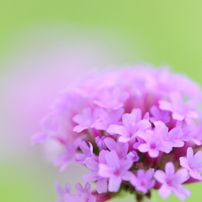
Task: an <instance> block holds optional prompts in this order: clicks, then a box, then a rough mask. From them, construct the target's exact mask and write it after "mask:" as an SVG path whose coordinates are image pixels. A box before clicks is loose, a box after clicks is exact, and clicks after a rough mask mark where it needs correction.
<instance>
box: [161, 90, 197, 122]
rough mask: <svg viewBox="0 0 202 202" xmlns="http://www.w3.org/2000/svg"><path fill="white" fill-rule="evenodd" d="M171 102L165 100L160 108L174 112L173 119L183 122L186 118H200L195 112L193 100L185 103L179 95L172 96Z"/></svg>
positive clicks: (172, 94) (173, 94)
mask: <svg viewBox="0 0 202 202" xmlns="http://www.w3.org/2000/svg"><path fill="white" fill-rule="evenodd" d="M169 97H170V102H169V101H165V100H160V101H159V108H160V109H162V110H167V111H171V112H172V117H173V119H176V120H179V121H182V120H184V119H186V118H193V119H196V118H198V114H197V113H196V112H195V111H194V110H193V108H195V105H196V104H195V102H193V101H192V100H190V101H187V102H183V98H182V97H181V95H180V94H179V93H171V94H170V96H169Z"/></svg>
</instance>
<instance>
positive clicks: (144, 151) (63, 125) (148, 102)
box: [33, 67, 202, 202]
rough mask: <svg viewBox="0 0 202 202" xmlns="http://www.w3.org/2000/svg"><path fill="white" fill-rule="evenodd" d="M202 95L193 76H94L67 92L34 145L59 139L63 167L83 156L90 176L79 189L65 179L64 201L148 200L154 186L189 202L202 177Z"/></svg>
mask: <svg viewBox="0 0 202 202" xmlns="http://www.w3.org/2000/svg"><path fill="white" fill-rule="evenodd" d="M201 99H202V93H201V91H200V87H199V86H198V85H197V84H195V83H194V82H192V81H190V80H189V79H188V78H187V77H185V76H183V75H180V74H173V73H171V72H170V71H169V70H167V69H152V68H149V67H146V68H145V67H144V68H140V67H139V68H130V69H125V70H118V71H113V72H107V73H103V74H99V75H94V76H92V77H89V78H86V79H85V80H83V81H82V82H80V83H79V84H77V85H76V86H75V87H74V88H72V89H69V90H66V91H63V92H62V94H61V96H60V97H59V98H58V99H57V100H56V101H55V103H54V104H53V105H52V107H51V110H50V113H49V114H48V115H47V116H46V117H44V119H43V120H42V122H41V125H42V128H43V132H41V133H38V134H36V135H34V136H33V142H34V143H39V142H44V141H49V140H54V141H56V142H58V143H59V144H60V147H61V153H60V154H58V155H57V157H56V159H55V164H56V165H61V170H63V169H65V167H66V166H67V165H68V164H69V163H70V162H72V161H76V162H77V163H78V164H83V165H85V166H86V167H87V168H88V169H89V173H87V174H86V175H84V176H83V180H84V181H85V182H86V185H85V188H83V187H82V186H81V184H79V183H78V184H76V190H77V194H71V193H70V185H69V184H67V185H66V188H64V189H63V188H62V187H60V185H58V184H57V186H56V190H57V192H58V194H59V196H60V199H59V200H58V202H67V201H68V202H69V201H85V202H95V201H96V202H102V201H106V200H108V199H110V198H112V197H114V196H116V195H118V194H119V193H120V192H123V191H125V192H129V193H131V194H134V195H135V196H136V198H137V200H138V201H141V200H142V198H143V197H150V195H151V193H150V192H151V189H158V190H159V194H160V196H161V197H162V198H167V197H169V195H170V194H171V193H174V194H175V195H176V196H177V197H178V198H179V199H180V200H185V198H186V197H187V196H190V194H191V193H190V191H189V190H188V189H187V188H185V187H184V186H183V184H184V183H191V182H196V181H200V180H202V175H201V173H200V171H202V151H198V150H199V149H200V147H202V132H201V131H202V130H201V129H202V119H201V111H200V103H201ZM91 182H95V183H96V190H95V191H91V190H90V184H89V183H91Z"/></svg>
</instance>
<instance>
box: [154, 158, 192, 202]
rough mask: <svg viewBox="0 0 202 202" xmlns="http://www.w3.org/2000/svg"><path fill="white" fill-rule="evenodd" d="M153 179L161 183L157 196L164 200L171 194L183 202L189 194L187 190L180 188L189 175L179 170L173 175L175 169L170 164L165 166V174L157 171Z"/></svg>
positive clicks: (183, 170)
mask: <svg viewBox="0 0 202 202" xmlns="http://www.w3.org/2000/svg"><path fill="white" fill-rule="evenodd" d="M154 177H155V178H156V180H157V181H158V182H160V183H161V187H160V189H159V194H160V195H161V197H162V198H164V199H166V198H168V197H169V195H170V194H171V193H172V192H173V193H174V194H176V195H177V197H178V198H179V199H181V200H185V198H186V197H187V196H190V195H191V193H190V191H189V190H188V189H186V188H185V187H183V186H182V183H183V182H185V181H186V180H188V179H189V175H188V173H187V171H186V170H185V169H180V170H178V171H177V172H176V173H175V168H174V165H173V163H172V162H168V163H166V165H165V172H164V171H162V170H157V171H156V172H155V174H154Z"/></svg>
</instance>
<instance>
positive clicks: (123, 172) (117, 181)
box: [98, 150, 132, 192]
mask: <svg viewBox="0 0 202 202" xmlns="http://www.w3.org/2000/svg"><path fill="white" fill-rule="evenodd" d="M105 158H106V163H107V164H103V163H100V164H99V172H98V173H99V175H100V176H101V177H104V178H107V179H109V191H111V192H117V191H118V190H119V188H120V185H121V182H122V180H126V181H129V180H130V178H131V177H132V173H131V172H130V171H128V170H129V168H130V167H131V166H132V161H131V160H129V159H125V160H121V159H119V157H118V155H117V153H116V152H115V151H114V150H113V151H111V152H109V153H106V155H105Z"/></svg>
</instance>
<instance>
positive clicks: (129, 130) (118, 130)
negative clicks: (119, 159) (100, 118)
mask: <svg viewBox="0 0 202 202" xmlns="http://www.w3.org/2000/svg"><path fill="white" fill-rule="evenodd" d="M122 121H123V125H117V124H112V125H110V126H109V128H108V129H107V132H108V133H110V134H112V135H113V134H118V135H120V136H119V141H120V142H128V141H129V140H131V139H132V138H134V137H136V136H137V133H138V132H139V131H143V130H145V129H147V128H149V127H150V126H151V124H150V122H149V120H148V119H142V112H141V110H140V109H133V110H132V112H131V113H130V114H124V115H123V117H122Z"/></svg>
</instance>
